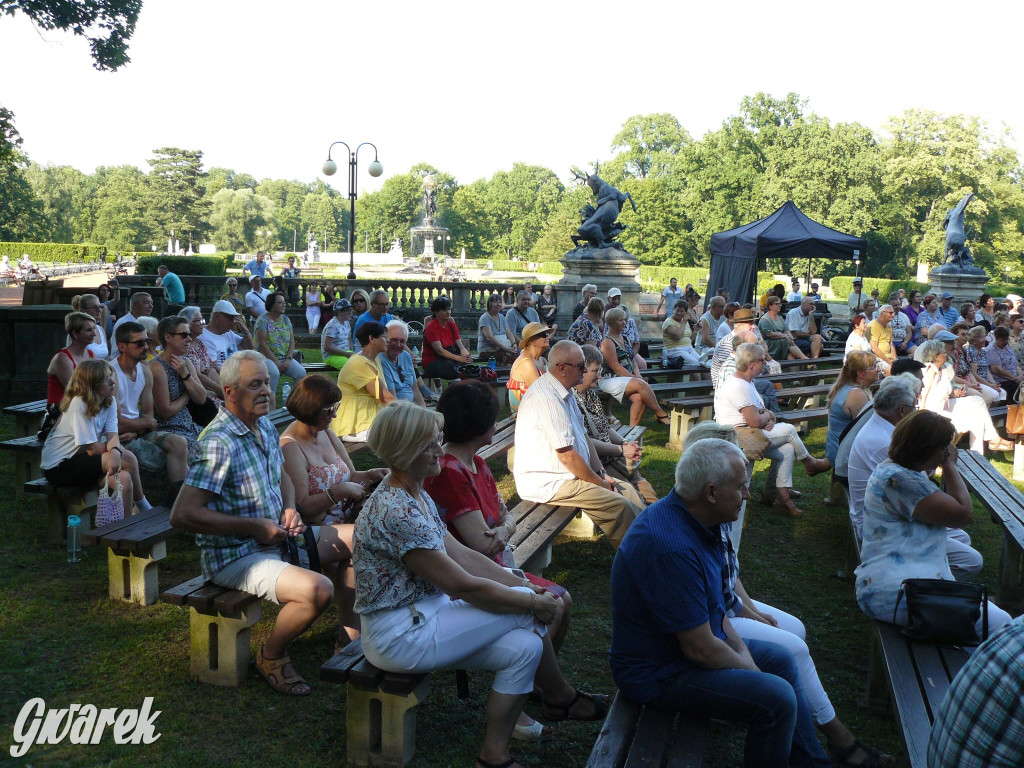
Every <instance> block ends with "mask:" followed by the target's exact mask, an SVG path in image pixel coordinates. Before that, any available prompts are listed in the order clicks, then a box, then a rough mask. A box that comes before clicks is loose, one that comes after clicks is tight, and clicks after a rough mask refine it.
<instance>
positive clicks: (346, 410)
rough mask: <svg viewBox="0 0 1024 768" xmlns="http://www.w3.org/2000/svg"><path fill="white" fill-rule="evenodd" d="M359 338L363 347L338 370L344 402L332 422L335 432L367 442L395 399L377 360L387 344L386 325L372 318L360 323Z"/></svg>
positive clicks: (359, 441)
mask: <svg viewBox="0 0 1024 768" xmlns="http://www.w3.org/2000/svg"><path fill="white" fill-rule="evenodd" d="M356 338H357V339H358V340H359V343H360V344H362V345H363V348H362V349H361V350H360V351H359V354H357V355H352V357H350V358H349V359H348V363H346V364H345V367H344V368H342V369H341V371H340V372H339V373H338V388H339V389H340V390H341V405H340V407H339V408H338V415H337V416H335V417H334V420H333V421H332V422H331V429H333V430H334V433H335V434H336V435H339V436H340V437H341V439H342V440H344V441H346V442H350V443H362V442H365V441H366V433H367V432H368V431H369V429H370V425H371V424H373V419H374V417H375V416H376V415H377V412H378V411H379V410H380V409H381V408H383V407H384V406H385V405H387V404H388V403H390V402H391V401H392V400H394V399H395V395H394V393H392V392H391V391H389V390H388V388H387V384H385V383H384V375H383V374H382V373H381V370H380V364H379V363H378V362H377V357H378V356H379V355H381V354H383V352H384V350H385V349H386V348H387V345H388V336H387V328H385V327H384V326H383V325H381V324H380V323H376V322H373V321H372V320H371V321H369V322H366V323H363V324H362V325H361V326H359V330H358V331H356Z"/></svg>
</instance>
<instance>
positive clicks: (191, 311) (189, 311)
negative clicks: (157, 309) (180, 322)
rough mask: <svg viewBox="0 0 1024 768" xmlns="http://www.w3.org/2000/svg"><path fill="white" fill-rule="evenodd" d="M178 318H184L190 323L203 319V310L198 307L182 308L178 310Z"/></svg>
mask: <svg viewBox="0 0 1024 768" xmlns="http://www.w3.org/2000/svg"><path fill="white" fill-rule="evenodd" d="M178 316H179V317H184V318H185V319H186V320H188V321H189V322H190V323H194V322H195V321H196V320H202V319H203V310H201V309H200V308H199V307H182V308H181V309H179V310H178Z"/></svg>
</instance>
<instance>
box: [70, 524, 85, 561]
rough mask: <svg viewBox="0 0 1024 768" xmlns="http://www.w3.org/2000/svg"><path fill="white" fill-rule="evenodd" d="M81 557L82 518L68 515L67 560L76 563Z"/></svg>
mask: <svg viewBox="0 0 1024 768" xmlns="http://www.w3.org/2000/svg"><path fill="white" fill-rule="evenodd" d="M81 559H82V518H80V517H79V516H78V515H68V562H69V563H77V562H78V561H79V560H81Z"/></svg>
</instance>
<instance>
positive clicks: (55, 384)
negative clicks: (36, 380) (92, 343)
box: [46, 347, 94, 405]
mask: <svg viewBox="0 0 1024 768" xmlns="http://www.w3.org/2000/svg"><path fill="white" fill-rule="evenodd" d="M85 351H86V353H87V354H88V355H89V357H90V358H91V357H94V355H93V353H92V350H91V349H87V350H85ZM61 352H63V353H64V354H65V355H67V356H68V360H70V361H71V370H75V368H77V367H78V366H77V365H75V358H73V357H72V356H71V353H70V352H68V348H67V347H64V349H58V350H57V354H58V355H59V354H60V353H61ZM63 399H64V385H63V384H61V383H60V379H58V378H57V376H56V374H53V373H48V374H47V375H46V404H47V405H53V404H54V403H56V404H58V405H59V404H60V401H61V400H63Z"/></svg>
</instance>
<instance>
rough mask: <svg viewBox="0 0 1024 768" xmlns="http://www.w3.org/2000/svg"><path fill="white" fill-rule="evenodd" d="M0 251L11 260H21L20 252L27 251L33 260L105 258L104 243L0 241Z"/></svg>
mask: <svg viewBox="0 0 1024 768" xmlns="http://www.w3.org/2000/svg"><path fill="white" fill-rule="evenodd" d="M0 253H6V254H7V255H8V256H10V257H11V261H12V262H15V261H21V256H22V254H25V253H27V254H28V255H29V258H30V259H32V261H35V262H47V261H50V262H52V261H61V262H76V263H85V262H89V261H96V259H99V260H100V261H101V262H105V261H106V260H107V247H106V246H105V245H90V244H88V243H85V244H82V243H0Z"/></svg>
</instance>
